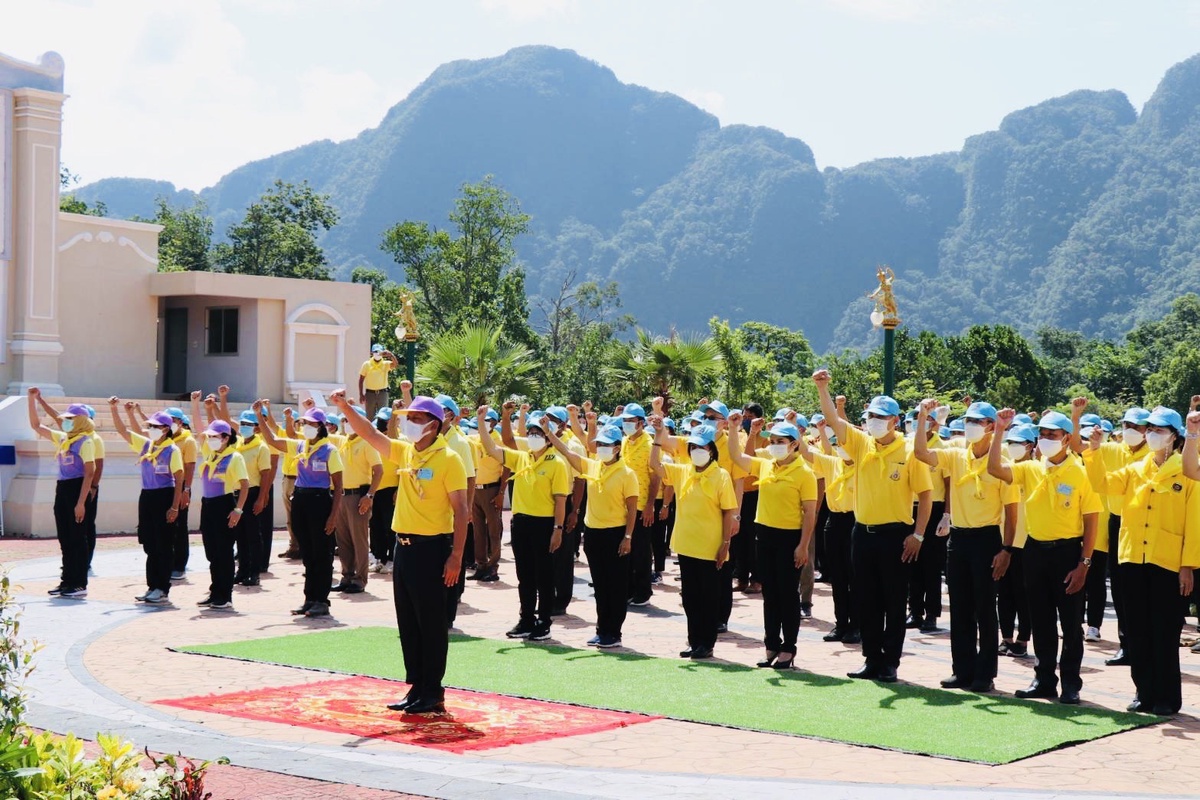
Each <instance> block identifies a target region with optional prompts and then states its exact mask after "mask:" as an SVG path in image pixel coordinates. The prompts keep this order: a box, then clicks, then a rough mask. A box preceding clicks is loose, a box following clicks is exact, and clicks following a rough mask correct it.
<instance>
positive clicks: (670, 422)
mask: <svg viewBox="0 0 1200 800" xmlns="http://www.w3.org/2000/svg"><path fill="white" fill-rule="evenodd" d="M663 425H664V426H665V427H666V429H667V430H669V431H672V432H674V430H675V420H673V419H671V418H670V417H667V418H665V419H664V420H663Z"/></svg>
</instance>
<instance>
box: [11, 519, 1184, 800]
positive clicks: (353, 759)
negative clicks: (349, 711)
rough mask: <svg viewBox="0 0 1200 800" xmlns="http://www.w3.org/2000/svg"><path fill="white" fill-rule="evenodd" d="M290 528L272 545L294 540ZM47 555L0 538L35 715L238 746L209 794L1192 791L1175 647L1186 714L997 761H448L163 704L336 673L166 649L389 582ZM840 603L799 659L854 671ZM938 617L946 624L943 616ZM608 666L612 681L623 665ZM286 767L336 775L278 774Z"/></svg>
mask: <svg viewBox="0 0 1200 800" xmlns="http://www.w3.org/2000/svg"><path fill="white" fill-rule="evenodd" d="M279 535H280V534H277V539H276V547H275V550H276V551H279V550H282V549H283V547H282V545H283V540H281V539H279V538H278V536H279ZM56 559H57V544H56V543H55V542H52V541H51V542H45V541H26V540H8V539H0V561H2V562H4V563H6V564H8V565H10V566H11V567H13V569H14V576H15V577H16V578H17V579H18V581H19V583H20V584H21V585H22V587H23V592H24V594H23V595H22V597H23V599H25V600H26V601H27V604H26V615H27V620H28V622H27V626H26V627H27V630H29V631H30V632H31V633H32V635H35V636H37V637H38V638H39V639H41V640H42V641H44V642H46V643H47V647H46V650H45V651H43V653H42V654H41V655H40V656H39V659H42V660H44V662H45V664H44V666H45V674H44V675H39V676H37V678H36V680H35V681H34V690H35V691H34V713H35V714H38V715H42V718H43V720H45V721H47V722H50V723H54V724H46V725H45V727H49V728H51V729H61V730H66V728H61V727H58V726H62V725H76V726H77V729H76V732H77V733H80V734H81V735H87V733H88V730H87V729H86V728H83V729H78V726H85V725H92V724H103V723H104V722H109V723H110V724H112V725H115V726H116V727H117V728H119V729H121V732H123V733H126V735H133V734H140V735H141V736H143V737H148V738H149V739H150V740H151V741H148V742H146V743H147V744H149V745H150V746H151V747H152V748H153V749H157V750H163V751H171V752H174V751H176V750H181V749H182V750H183V752H184V753H185V754H188V755H194V756H198V757H213V756H214V755H227V756H229V757H230V758H232V759H233V761H234V763H235V764H236V765H238V766H237V767H233V768H223V769H221V770H219V771H218V772H217V773H214V775H213V780H214V783H213V786H214V787H218V786H219V787H220V788H221V791H220V792H215V793H214V797H217V798H220V797H231V798H240V797H247V798H249V797H281V798H282V797H309V796H312V797H343V796H344V797H362V798H375V797H380V798H383V797H397V796H400V795H396V794H391V793H386V792H385V793H380V794H369V793H367V789H365V788H359V787H372V788H374V789H376V790H402V791H406V792H411V793H412V794H416V795H428V796H438V797H443V796H444V797H467V796H475V795H477V794H478V793H488V792H495V793H498V794H500V795H502V796H526V795H527V796H537V797H545V796H575V797H578V796H622V797H624V796H628V797H642V796H645V795H646V794H651V793H653V794H655V795H662V796H668V797H719V796H734V795H742V794H752V795H755V796H759V797H775V796H780V797H782V796H789V795H793V794H795V793H796V792H797V791H799V790H804V789H809V790H814V791H818V792H819V796H821V797H873V798H888V799H889V800H891V798H907V797H918V796H920V797H928V796H929V794H930V793H931V792H933V793H934V794H937V795H941V796H945V797H957V796H958V795H960V794H961V795H962V796H963V797H965V796H966V795H967V794H968V793H970V794H971V796H972V797H980V796H1000V795H1003V794H1005V793H1009V792H1015V793H1018V794H1017V795H1016V796H1021V797H1025V798H1038V797H1051V796H1055V797H1075V798H1076V799H1077V800H1083V798H1085V797H1087V796H1089V795H1091V794H1095V795H1103V796H1106V797H1113V796H1121V795H1128V796H1146V795H1150V796H1171V797H1184V796H1200V788H1197V787H1200V747H1197V743H1196V740H1197V738H1198V737H1200V722H1198V720H1197V717H1198V716H1200V715H1198V713H1197V712H1198V707H1200V655H1194V654H1192V653H1191V652H1190V651H1188V650H1186V649H1185V650H1182V651H1181V658H1182V661H1183V667H1184V671H1185V674H1184V710H1183V713H1182V714H1181V715H1180V716H1179V717H1178V718H1176V719H1174V720H1171V721H1169V722H1167V723H1164V724H1162V725H1156V726H1152V727H1150V728H1144V729H1140V730H1137V731H1131V732H1128V733H1123V734H1120V735H1116V736H1111V737H1107V738H1105V739H1100V740H1095V741H1092V742H1088V743H1085V744H1082V745H1078V746H1073V747H1067V748H1063V749H1060V750H1057V751H1054V752H1051V753H1046V754H1043V755H1040V756H1035V757H1033V758H1029V759H1025V760H1022V761H1018V762H1015V763H1013V764H1009V765H1003V766H985V765H981V764H971V763H964V762H955V761H950V760H946V759H938V758H930V757H926V756H918V755H911V754H905V753H899V752H894V751H885V750H877V749H872V748H864V747H856V746H853V745H847V744H840V743H835V742H821V741H814V740H810V739H803V738H797V737H789V736H781V735H776V734H767V733H759V732H753V731H743V730H735V729H729V728H721V727H715V726H707V725H699V724H693V723H686V722H677V721H673V720H658V721H654V722H650V723H646V724H641V725H635V726H631V727H629V728H622V729H618V730H614V731H607V732H603V733H596V734H590V735H585V736H569V737H562V738H559V739H553V740H549V741H543V742H535V743H530V744H523V745H514V746H510V747H504V748H497V749H494V750H488V751H477V752H472V753H469V754H466V755H451V754H445V753H437V752H433V751H430V750H428V749H425V748H420V747H415V746H408V745H403V744H398V743H393V742H384V741H378V740H364V739H356V738H353V737H347V736H345V735H340V734H334V733H328V732H322V731H314V730H310V729H306V728H298V727H292V726H289V725H287V724H284V723H282V722H280V723H271V722H259V721H253V720H242V719H235V718H231V717H225V716H220V715H216V714H208V713H204V712H198V711H186V710H181V709H174V708H168V707H164V706H161V705H156V704H155V701H157V700H160V699H164V698H172V697H183V696H189V695H196V694H204V693H219V692H230V691H239V690H246V689H253V688H259V687H266V686H281V685H290V684H296V683H303V682H306V681H307V682H311V681H319V680H326V679H328V676H327V675H326V674H323V673H317V672H310V671H305V670H298V669H293V668H287V667H277V666H271V665H265V664H248V663H243V662H237V661H232V660H227V659H216V658H205V657H199V656H189V655H182V654H177V653H173V652H170V651H169V650H168V649H167V648H169V647H176V646H184V645H190V644H200V643H209V642H226V641H231V640H239V639H248V638H258V637H268V636H278V635H284V634H289V633H299V632H304V631H309V630H324V629H328V628H334V627H340V626H366V625H393V624H394V617H393V611H392V603H391V585H390V583H391V579H390V577H389V576H372V579H371V582H370V584H369V585H368V586H367V592H366V593H365V594H361V595H356V596H350V597H347V598H345V599H340V600H337V601H336V602H335V603H334V606H333V616H332V617H331V618H329V619H326V620H305V619H303V618H294V617H291V616H290V615H289V614H288V609H289V608H292V607H294V606H295V605H296V604H297V602H298V601H299V600H300V599H301V596H302V591H301V587H302V579H301V575H300V573H301V568H300V565H299V564H298V563H297V562H279V561H277V560H276V561H275V563H274V565H273V568H272V574H271V575H270V576H266V577H264V580H263V583H262V586H261V587H260V588H257V589H243V588H238V590H237V592H236V595H235V598H234V604H235V606H236V609H237V611H236V613H234V614H229V615H220V616H218V615H216V614H213V613H205V612H200V611H199V610H198V609H197V608H196V606H195V601H196V600H198V599H199V598H200V597H201V596H203V594H204V593H205V590H206V588H207V584H208V579H207V565H206V563H205V561H204V558H203V553H202V550H200V549H199V548H195V549H194V550H193V556H192V564H191V571H190V572H189V574H188V580H187V581H186V582H185V583H183V584H181V585H179V586H177V587H176V588H175V589H174V590H173V591H172V600H173V601H174V604H173V606H170V607H166V608H145V607H138V606H137V604H135V603H134V602H133V596H134V595H135V594H138V593H140V591H141V590H142V588H143V586H142V581H141V574H142V571H141V564H142V562H141V555H140V549H138V548H137V546H136V542H134V541H132V540H131V539H128V538H125V537H119V538H113V539H102V540H101V546H100V548H98V553H97V556H96V571H97V577H95V578H94V579H92V581H91V584H90V587H89V590H90V593H89V597H88V600H87V601H86V602H83V603H78V604H67V603H65V602H64V601H57V602H54V601H48V600H47V599H46V595H45V591H46V589H48V588H50V586H52V585H53V583H54V580H53V578H54V576H55V575H56V573H57V562H56ZM677 575H678V572H677V569H676V568H675V567H674V566H673V565H671V564H670V562H668V571H667V573H666V576H665V581H664V583H663V584H662V585H660V586H658V587H656V589H655V595H654V598H653V600H652V603H651V605H650V606H648V607H647V608H645V609H640V610H639V609H631V611H630V614H629V620H628V623H627V625H626V629H625V633H624V642H625V645H626V649H627V650H629V651H635V652H640V653H645V654H647V655H652V656H659V657H675V656H676V651H678V650H679V649H680V647H681V645H682V644H683V640H684V632H685V626H684V618H683V615H682V609H681V607H680V602H679V584H678V581H677ZM575 596H576V599H575V602H574V603H573V604H572V605H571V608H570V609H569V616H568V617H566V618H559V619H558V620H556V624H555V626H554V636H553V640H554V641H555V642H558V643H561V644H565V645H569V646H573V647H583V646H584V643H585V641H586V640H587V639H588V638H589V637H590V636H591V635H592V634H593V625H594V621H595V615H594V608H593V606H592V603H591V600H590V589H589V588H588V586H587V568H586V565H585V564H583V563H580V564H578V565H577V570H576V585H575ZM516 607H517V597H516V591H515V578H514V575H513V569H512V564H511V562H510V561H508V560H504V561H502V562H501V581H500V582H498V583H493V584H473V583H470V582H468V588H467V591H466V594H465V596H464V598H463V605H462V608H461V610H460V613H459V618H458V623H457V627H458V628H459V629H460V630H462V631H463V632H465V633H467V634H471V635H475V636H484V637H489V638H502V637H503V633H504V631H505V630H507V628H509V627H510V626H511V625H512V624H513V623H514V622H515V620H516ZM831 610H832V609H831V601H830V598H829V593H828V589H827V587H826V586H825V585H822V584H818V587H817V595H816V599H815V608H814V613H815V615H816V617H815V618H814V619H812V620H805V622H804V624H803V626H802V630H801V641H800V646H799V650H800V652H799V654H798V656H797V664H798V665H799V666H800V667H801V668H803V669H807V670H811V671H813V672H816V673H821V674H828V675H840V674H843V673H844V672H845V671H846V670H848V669H853V668H855V667H857V666H858V665H859V663H861V657H860V654H859V653H858V652H857V650H855V649H853V648H850V647H847V646H844V645H841V644H828V643H825V642H822V641H821V640H820V637H821V635H822V634H824V633H825V632H826V631H827V630H828V629H829V627H830V626H831V622H830V620H829V616H830V612H831ZM942 624H943V626H944V627H945V626H948V611H947V612H946V614H945V615H944V616H943V617H942ZM913 634H914V632H910V635H909V636H908V638H907V641H906V644H905V655H904V659H903V663H902V664H901V668H900V677H901V679H902V680H904V681H908V682H911V683H914V684H918V685H923V686H936V685H937V681H938V680H939V679H941V678H943V677H945V676H946V675H947V674H948V673H949V671H950V670H949V636H948V634H947V633H945V632H943V633H939V634H934V635H923V634H915V635H913ZM1102 634H1103V635H1104V636H1105V641H1102V642H1099V643H1089V644H1088V645H1087V651H1086V654H1085V659H1084V670H1083V672H1084V681H1085V687H1084V691H1083V697H1084V701H1085V702H1087V703H1093V704H1096V705H1098V706H1103V707H1106V708H1112V709H1123V708H1124V706H1125V705H1126V704H1127V703H1128V702H1129V700H1130V699H1131V696H1132V692H1133V687H1132V684H1131V682H1130V679H1129V673H1128V669H1127V668H1111V667H1105V666H1104V664H1103V660H1104V659H1105V658H1106V657H1108V656H1110V655H1111V654H1112V653H1113V652H1114V651H1115V644H1114V642H1113V641H1112V639H1113V638H1115V622H1114V621H1113V620H1112V619H1109V620H1108V621H1106V623H1105V626H1104V628H1103V629H1102ZM760 637H761V600H760V599H759V597H758V596H746V595H738V596H737V597H736V599H735V607H734V613H733V617H732V619H731V621H730V633H729V634H727V635H723V636H722V637H721V639H720V641H719V643H718V645H717V652H716V655H717V657H718V658H721V659H726V660H728V661H732V662H737V663H744V664H752V663H753V662H754V661H756V660H758V658H760V657H761V644H760ZM396 658H397V659H399V658H400V652H399V646H398V645H397V651H396ZM1032 668H1033V664H1032V660H1031V659H1030V660H1015V659H1010V658H1002V659H1001V664H1000V675H999V676H998V678H997V681H996V683H997V687H998V689H999V691H1000V693H1002V694H1011V693H1012V692H1013V691H1014V690H1016V689H1018V688H1023V687H1024V686H1025V685H1027V684H1028V682H1029V680H1030V677H1031V675H1032ZM42 671H43V670H42V665H41V664H40V665H39V672H42ZM614 680H619V665H617V664H614ZM75 697H78V698H79V701H78V702H74V701H73V698H75ZM35 723H37V724H43V722H42V721H40V720H35ZM130 732H132V733H130ZM135 738H136V736H135ZM138 741H139V743H142V740H141V739H138ZM163 745H166V746H163ZM188 748H192V749H188ZM221 748H224V749H223V750H222V749H221ZM294 776H305V777H307V778H309V779H312V778H320V779H323V780H328V781H333V782H335V783H338V784H344V785H345V786H343V787H341V788H335V787H332V786H329V785H326V784H313V785H311V786H308V787H307V788H305V787H302V786H300V785H295V786H293V785H291V784H287V783H286V781H288V780H295V777H294ZM339 791H343V792H349V793H346V794H337V792H339ZM271 792H274V794H271ZM305 792H309V793H307V794H306V793H305Z"/></svg>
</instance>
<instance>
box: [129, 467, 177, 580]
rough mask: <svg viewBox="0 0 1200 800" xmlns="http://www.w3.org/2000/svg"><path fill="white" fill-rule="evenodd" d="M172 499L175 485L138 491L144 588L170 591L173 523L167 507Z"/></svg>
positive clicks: (139, 539)
mask: <svg viewBox="0 0 1200 800" xmlns="http://www.w3.org/2000/svg"><path fill="white" fill-rule="evenodd" d="M174 502H175V487H174V486H168V487H166V488H164V489H143V490H142V493H141V494H140V495H138V526H137V537H138V543H139V544H141V546H142V552H144V553H145V554H146V588H147V589H158V590H160V591H161V592H162V593H163V594H170V592H171V555H172V552H171V543H172V540H171V537H172V534H173V533H174V530H173V529H174V527H175V526H174V525H172V524H171V523H169V522H167V511H168V509H170V508H171V504H172V503H174Z"/></svg>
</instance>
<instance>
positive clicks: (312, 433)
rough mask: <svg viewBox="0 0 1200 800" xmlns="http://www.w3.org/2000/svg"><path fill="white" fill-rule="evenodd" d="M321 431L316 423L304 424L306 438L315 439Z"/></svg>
mask: <svg viewBox="0 0 1200 800" xmlns="http://www.w3.org/2000/svg"><path fill="white" fill-rule="evenodd" d="M320 432H321V429H320V428H318V427H317V426H316V425H305V426H304V438H305V439H315V438H317V434H319V433H320Z"/></svg>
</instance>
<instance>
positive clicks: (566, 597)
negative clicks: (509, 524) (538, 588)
mask: <svg viewBox="0 0 1200 800" xmlns="http://www.w3.org/2000/svg"><path fill="white" fill-rule="evenodd" d="M581 505H582V504H581ZM573 510H578V509H574V498H573V497H568V498H567V516H568V517H569V516H570V515H571V512H572V511H573ZM582 529H583V514H582V513H581V514H579V524H578V525H576V526H575V530H573V531H568V530H563V535H562V545H561V546H560V547H559V548H558V549H557V550H555V551H554V608H555V610H558V609H562V610H566V608H567V606H569V605H571V600H572V599H573V598H574V596H575V558H576V555H577V554H578V553H579V532H580V531H581V530H582ZM470 552H471V553H474V552H475V551H474V550H471V551H470Z"/></svg>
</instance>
